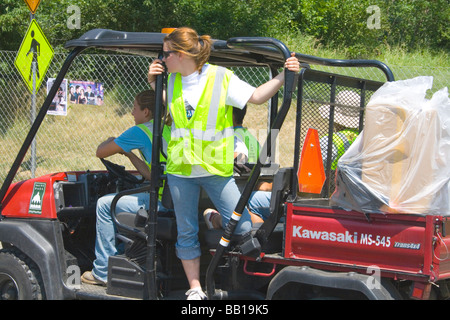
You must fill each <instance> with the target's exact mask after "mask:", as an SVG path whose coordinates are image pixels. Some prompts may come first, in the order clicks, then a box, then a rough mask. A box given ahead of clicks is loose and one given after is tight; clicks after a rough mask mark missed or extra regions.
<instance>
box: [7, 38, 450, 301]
mask: <svg viewBox="0 0 450 320" xmlns="http://www.w3.org/2000/svg"><path fill="white" fill-rule="evenodd" d="M164 37H165V34H164V33H150V32H149V33H144V32H121V31H114V30H105V29H94V30H91V31H89V32H87V33H85V34H84V35H83V36H81V37H80V38H79V39H75V40H71V41H68V42H67V43H66V46H65V47H66V48H67V49H70V52H69V54H68V56H67V58H66V61H65V62H64V64H63V66H62V68H61V70H60V72H59V74H58V76H57V77H56V80H55V85H54V86H53V87H52V89H51V90H50V92H49V94H48V96H47V98H46V99H45V101H44V103H43V105H42V107H41V109H40V111H39V114H38V115H37V117H36V120H35V122H34V123H33V125H32V127H31V129H30V131H29V133H28V135H27V136H26V139H25V141H24V143H23V145H22V147H21V149H20V151H19V153H18V155H17V157H16V159H15V161H14V163H13V164H12V167H11V169H10V172H9V173H8V175H7V177H6V179H5V181H3V185H2V188H1V189H0V203H1V212H0V213H1V215H0V242H1V245H2V249H1V250H0V298H1V299H152V300H154V299H179V298H180V299H183V298H184V292H185V291H186V290H187V289H188V286H187V281H186V280H185V275H184V272H183V269H182V267H181V263H180V261H179V260H178V259H177V258H176V257H175V254H174V246H175V242H176V235H177V232H176V221H175V217H174V215H173V213H165V214H163V213H159V212H157V209H156V208H157V205H156V204H157V200H158V191H159V189H160V188H161V186H162V185H163V181H164V180H165V175H164V170H163V166H164V164H163V163H160V157H159V155H158V153H159V150H160V145H161V142H160V140H161V121H160V120H158V119H161V115H162V114H163V113H165V112H166V111H165V109H164V106H163V104H162V94H163V86H164V83H165V82H166V76H167V75H161V76H158V78H157V84H156V93H157V95H156V106H157V107H156V112H155V115H154V116H155V117H154V118H155V123H154V132H153V157H152V159H153V160H152V171H151V172H152V179H151V181H150V182H148V181H147V182H142V181H139V179H137V178H136V174H135V172H129V171H126V170H124V169H123V167H121V166H118V165H116V164H114V163H111V162H108V161H103V163H104V164H105V166H106V170H86V171H71V172H57V173H52V174H47V175H44V176H41V177H37V178H34V179H29V180H25V181H20V182H17V183H12V182H13V179H14V177H15V175H16V173H17V171H18V168H19V166H20V164H21V162H22V161H23V159H24V157H25V154H26V152H27V150H28V148H29V146H30V144H31V142H32V140H33V138H34V137H35V135H36V132H37V131H38V129H39V127H40V125H41V123H42V121H43V120H44V117H45V116H46V114H47V110H48V108H49V106H50V104H51V102H52V99H53V97H54V96H55V94H56V89H57V88H58V87H59V84H60V83H61V82H62V80H63V79H64V77H65V75H66V73H67V71H68V70H69V67H70V65H71V64H72V62H73V60H74V59H75V58H76V57H77V56H78V55H79V54H80V53H82V52H83V51H85V50H87V49H89V48H95V49H97V50H107V51H116V52H126V53H129V54H138V55H144V56H149V57H153V58H154V57H161V55H162V47H163V39H164ZM290 54H291V52H290V50H289V49H288V48H287V47H286V46H285V45H284V44H283V43H282V42H280V41H279V40H277V39H273V38H261V37H236V38H231V39H228V40H226V41H225V40H214V45H213V49H212V52H211V57H210V62H211V63H213V64H217V65H221V66H225V67H242V68H245V67H260V68H268V69H269V70H270V72H271V74H272V75H276V74H277V73H278V72H279V70H280V69H281V68H283V65H284V61H285V59H286V58H287V57H289V56H290ZM296 56H297V57H298V58H299V60H300V61H301V64H302V67H303V68H302V70H301V72H300V73H299V74H295V73H292V72H290V71H286V73H285V85H284V89H283V90H284V92H283V94H282V97H279V96H278V95H276V96H274V97H273V98H272V99H271V100H270V103H269V107H268V113H269V116H268V119H269V120H268V121H269V123H268V128H269V129H268V136H267V140H266V142H265V143H264V146H263V148H262V151H261V154H262V155H265V156H261V157H260V158H259V160H258V162H257V163H256V165H255V166H254V167H253V169H252V171H251V173H249V174H247V175H246V176H245V175H244V176H236V180H237V182H238V184H239V185H240V186H241V188H242V196H241V198H240V199H239V202H238V204H237V207H236V210H235V212H236V213H242V211H243V210H244V207H245V205H246V203H247V201H248V198H249V196H250V193H251V192H252V190H253V189H254V187H255V185H256V183H257V181H258V180H266V181H271V182H272V183H273V188H272V197H271V204H270V210H271V215H270V217H269V218H268V219H267V220H266V221H265V222H264V223H263V224H261V225H255V226H254V228H253V229H254V230H253V231H252V233H251V234H249V235H246V236H245V237H235V236H233V231H234V227H235V225H234V223H233V220H231V221H232V222H230V223H229V224H228V225H227V226H226V227H225V228H224V230H208V229H207V228H206V226H205V224H204V223H202V222H203V218H202V212H203V210H204V209H206V208H208V207H210V206H211V205H212V204H211V203H210V201H209V200H208V199H207V197H206V196H204V195H202V197H201V199H200V205H199V219H200V239H201V243H202V249H203V255H202V258H201V261H202V268H201V271H202V281H203V285H204V286H205V287H206V293H207V296H208V299H317V298H344V299H401V298H417V299H427V298H448V297H449V294H450V293H449V288H448V280H447V279H448V278H449V277H450V273H449V272H450V263H449V260H448V259H445V258H446V254H447V253H448V252H447V251H446V248H447V247H448V246H449V243H448V242H449V238H448V236H447V233H448V230H449V228H448V223H447V219H446V218H445V217H441V216H426V215H395V214H385V215H366V214H363V213H361V212H356V211H348V210H344V209H342V208H336V207H331V206H330V205H329V201H328V199H329V196H330V195H331V193H332V192H333V190H334V188H335V186H334V170H332V168H331V152H329V153H328V154H329V156H327V160H326V162H325V165H324V168H325V175H326V179H325V183H324V184H323V187H321V188H320V190H319V191H318V192H315V193H310V192H304V190H303V191H302V190H299V181H298V172H299V166H300V163H301V161H302V159H301V150H302V147H303V137H304V132H305V131H306V129H305V128H308V127H310V126H311V125H314V124H311V123H309V122H311V121H310V118H309V116H310V115H311V114H313V113H317V112H318V111H317V110H318V108H319V106H320V105H332V106H333V105H334V104H335V102H336V101H335V100H336V95H337V94H338V93H339V92H341V91H343V90H352V91H354V92H357V93H358V94H359V95H360V96H361V102H360V110H361V117H360V123H359V130H362V129H363V113H364V107H365V105H366V104H367V101H368V100H369V98H370V96H371V95H372V93H373V92H374V91H376V90H377V89H378V88H379V87H380V86H381V85H382V84H383V83H382V82H378V81H372V80H367V79H359V78H354V77H349V76H344V75H340V74H333V73H328V72H323V71H317V70H315V69H314V66H315V65H324V66H334V67H342V68H349V67H359V68H378V69H379V70H381V72H383V73H384V75H385V77H386V81H393V80H394V76H393V74H392V72H391V70H390V69H389V68H388V67H387V66H386V65H385V64H383V63H381V62H379V61H375V60H333V59H323V58H319V57H314V56H309V55H305V54H300V53H296ZM295 96H296V97H297V99H295V98H294V97H295ZM279 102H281V104H280V105H279ZM291 108H296V112H295V114H296V117H295V119H296V120H295V122H296V125H295V137H292V139H291V141H294V143H295V154H294V157H293V159H294V160H293V163H292V166H290V167H279V165H277V164H276V163H274V162H273V160H272V158H273V157H271V155H272V150H274V144H275V143H276V141H278V140H277V139H274V138H275V137H274V136H273V135H275V134H276V133H277V132H278V130H279V129H280V128H281V127H282V126H283V123H284V120H285V118H286V115H287V113H288V111H289V110H290V109H291ZM330 110H333V108H331V109H330ZM330 112H331V113H332V112H333V111H330ZM330 119H332V116H330ZM317 129H318V130H319V132H320V134H321V135H326V134H329V133H332V132H333V121H332V120H330V121H329V122H327V123H326V125H325V126H324V127H321V128H317ZM93 152H94V151H93ZM169 187H170V186H169ZM165 189H166V190H165V192H163V202H164V204H165V205H166V206H167V207H170V199H167V197H166V196H167V194H168V193H167V185H165ZM142 191H148V193H149V197H150V204H151V207H150V210H148V211H145V210H140V211H139V212H137V213H132V214H131V213H123V212H115V203H117V201H118V199H119V198H120V197H121V196H123V195H126V194H132V193H136V192H142ZM300 191H302V192H300ZM110 192H118V193H117V196H116V197H115V199H114V201H113V205H112V211H113V217H114V220H115V223H116V226H117V230H118V233H117V239H118V240H119V241H121V242H123V244H124V247H125V253H124V254H122V255H118V256H114V257H110V259H109V272H108V283H107V287H102V286H94V285H86V284H82V283H81V282H80V281H79V277H80V275H81V274H82V273H83V272H84V271H86V270H91V269H92V262H93V260H94V259H95V257H94V256H93V248H94V242H95V207H96V201H97V199H98V198H99V197H101V196H102V195H104V194H107V193H110ZM166 199H167V200H166ZM305 230H306V231H307V232H309V233H310V235H311V236H310V237H304V236H302V235H303V232H304V231H305ZM323 234H326V235H327V237H326V238H325V237H321V236H320V235H323ZM324 239H325V240H324ZM331 239H334V240H331ZM399 243H400V244H404V245H403V246H402V245H396V244H399Z"/></svg>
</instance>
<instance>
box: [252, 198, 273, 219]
mask: <svg viewBox="0 0 450 320" xmlns="http://www.w3.org/2000/svg"><path fill="white" fill-rule="evenodd" d="M271 196H272V192H271V191H253V192H252V194H251V196H250V198H249V199H248V204H247V206H248V209H249V210H250V211H251V212H252V213H254V214H256V215H257V216H259V217H260V218H261V219H263V220H264V221H265V220H266V219H267V218H268V217H269V216H270V198H271Z"/></svg>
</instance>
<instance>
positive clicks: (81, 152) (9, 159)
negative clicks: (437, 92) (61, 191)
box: [0, 51, 450, 181]
mask: <svg viewBox="0 0 450 320" xmlns="http://www.w3.org/2000/svg"><path fill="white" fill-rule="evenodd" d="M16 54H17V53H16V52H12V51H0V181H3V180H4V179H5V177H6V175H7V174H8V171H9V170H10V168H11V165H12V163H13V162H14V159H15V157H16V155H17V153H18V151H19V149H20V147H21V146H22V143H23V141H24V140H25V137H26V135H27V133H28V131H29V128H30V126H31V123H32V121H33V119H31V118H32V116H31V114H32V113H31V94H30V92H29V91H28V89H27V87H26V85H25V83H24V82H23V80H22V79H21V76H20V74H19V72H18V71H17V69H16V68H15V66H14V59H15V57H16ZM65 58H66V55H65V54H55V56H54V58H53V61H52V63H51V64H50V66H49V69H48V71H47V74H46V75H45V78H44V81H43V84H42V85H41V88H40V89H39V90H38V92H37V94H36V101H37V103H36V107H37V111H36V112H39V108H40V107H41V106H42V104H43V102H44V99H45V97H46V95H47V88H46V83H47V80H48V79H49V78H55V77H56V76H57V74H58V72H59V69H60V68H61V66H62V64H63V62H64V60H65ZM150 62H151V58H148V57H139V56H133V55H112V54H111V55H109V54H83V55H80V56H78V57H77V58H76V59H75V61H74V63H73V64H72V66H71V68H70V70H69V72H68V74H67V75H66V79H67V80H68V81H89V82H94V83H101V84H102V85H103V103H102V105H89V104H77V103H71V102H70V101H69V102H68V103H67V115H47V117H46V118H45V119H44V122H43V123H42V126H41V128H40V129H39V131H38V133H37V136H36V140H35V141H36V153H35V165H36V166H34V165H32V162H34V161H33V159H32V157H31V151H30V150H29V151H28V153H27V155H26V156H25V159H24V162H23V163H22V165H21V168H20V169H19V171H18V174H17V175H16V178H15V180H14V181H20V180H24V179H29V178H31V177H33V176H36V177H38V176H41V175H44V174H49V173H54V172H62V171H77V170H83V171H84V170H99V169H103V166H102V164H101V162H100V161H99V159H98V158H96V157H95V151H96V149H97V146H98V145H99V144H100V143H101V142H102V141H104V140H106V139H107V138H108V137H112V136H118V135H120V134H121V133H122V132H123V131H124V130H126V129H127V128H129V127H131V126H133V125H134V120H133V117H132V116H131V108H132V106H133V100H134V97H135V95H136V94H137V93H139V92H140V91H142V90H145V89H148V88H149V86H148V84H147V80H146V77H147V70H148V66H149V64H150ZM390 67H391V69H392V71H393V73H394V75H395V77H396V80H400V79H409V78H413V77H416V76H421V75H430V76H434V79H435V81H434V89H441V88H443V87H445V86H446V87H448V86H449V83H448V79H449V76H450V68H428V67H402V66H390ZM320 70H324V71H328V72H336V73H340V74H345V75H349V76H354V77H358V78H366V79H372V80H380V81H385V77H384V74H383V73H382V72H381V71H379V70H378V69H369V68H366V69H359V68H347V69H339V68H325V67H321V68H320ZM234 71H235V72H236V74H237V75H238V76H239V77H240V78H241V79H243V80H245V81H247V82H249V83H251V84H252V85H254V86H257V85H259V84H261V83H263V82H264V81H266V80H267V79H268V78H269V72H268V70H267V69H262V68H239V69H235V70H234ZM293 106H294V107H293V108H291V111H290V112H289V114H288V116H287V118H286V122H285V125H284V126H283V128H282V130H281V131H280V135H279V143H278V146H277V150H276V160H277V161H278V162H279V163H280V165H281V166H291V165H292V161H293V152H294V151H293V150H294V126H295V104H293ZM267 118H268V108H267V105H261V106H253V105H250V106H249V108H248V111H247V115H246V118H245V120H244V125H245V126H247V127H249V128H250V129H252V130H253V133H256V135H257V138H258V140H259V141H260V142H261V143H262V142H264V140H265V137H266V135H267V133H266V131H267ZM110 160H111V161H113V162H116V163H118V164H121V165H124V166H125V167H126V168H127V169H133V167H132V165H131V164H130V163H129V161H127V158H126V157H123V156H120V155H115V156H113V157H111V159H110Z"/></svg>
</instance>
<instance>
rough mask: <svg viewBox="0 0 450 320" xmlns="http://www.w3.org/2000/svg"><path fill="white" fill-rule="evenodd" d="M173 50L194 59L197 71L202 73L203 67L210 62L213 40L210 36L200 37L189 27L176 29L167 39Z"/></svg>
mask: <svg viewBox="0 0 450 320" xmlns="http://www.w3.org/2000/svg"><path fill="white" fill-rule="evenodd" d="M164 41H165V42H167V43H168V45H169V48H170V49H171V50H175V51H178V52H182V53H184V54H186V55H187V56H189V57H191V58H193V59H194V61H195V63H196V65H197V71H198V72H201V70H202V67H203V65H204V64H205V63H206V62H208V60H209V56H210V54H211V47H212V40H211V37H210V36H208V35H202V36H199V35H198V34H197V32H196V31H195V30H193V29H191V28H188V27H182V28H177V29H175V30H174V31H173V32H172V33H170V34H168V35H167V36H166V37H165V39H164Z"/></svg>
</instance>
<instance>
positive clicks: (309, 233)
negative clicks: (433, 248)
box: [292, 226, 420, 248]
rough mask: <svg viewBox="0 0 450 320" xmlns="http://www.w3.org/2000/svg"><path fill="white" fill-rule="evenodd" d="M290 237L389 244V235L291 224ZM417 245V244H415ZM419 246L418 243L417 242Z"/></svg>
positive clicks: (387, 245) (378, 244) (371, 244)
mask: <svg viewBox="0 0 450 320" xmlns="http://www.w3.org/2000/svg"><path fill="white" fill-rule="evenodd" d="M292 237H293V238H302V239H313V240H322V241H330V242H341V243H350V244H360V245H367V246H376V247H385V248H388V247H390V246H391V244H392V243H391V237H389V236H384V235H376V234H371V233H360V234H358V232H353V233H350V232H348V231H347V230H346V231H345V232H330V231H324V230H309V229H306V228H303V226H292ZM415 245H416V246H417V244H415ZM419 247H420V244H419Z"/></svg>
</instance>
